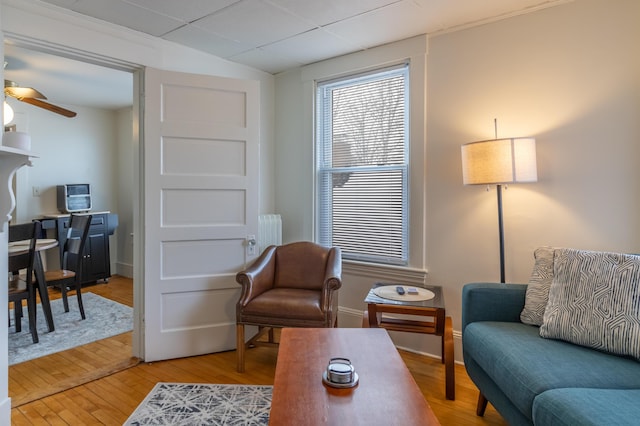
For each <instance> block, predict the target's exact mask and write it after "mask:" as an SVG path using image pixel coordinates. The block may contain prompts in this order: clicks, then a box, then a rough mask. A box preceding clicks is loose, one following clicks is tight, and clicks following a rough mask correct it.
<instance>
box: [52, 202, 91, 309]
mask: <svg viewBox="0 0 640 426" xmlns="http://www.w3.org/2000/svg"><path fill="white" fill-rule="evenodd" d="M91 218H92V216H91V215H90V214H89V215H85V214H83V215H75V214H72V215H71V219H70V220H69V228H68V229H67V239H66V241H65V243H64V246H63V247H62V248H61V250H63V252H62V264H61V265H60V269H56V270H48V271H45V273H44V279H45V281H46V283H47V286H48V287H57V288H58V289H60V291H61V293H62V302H63V304H64V311H65V312H69V301H68V299H67V291H68V290H75V291H76V297H77V299H78V308H79V309H80V316H81V317H82V319H86V316H85V313H84V305H83V304H82V281H81V276H82V267H83V265H82V264H83V259H84V255H83V253H84V247H85V244H86V242H87V236H88V234H89V226H90V225H91Z"/></svg>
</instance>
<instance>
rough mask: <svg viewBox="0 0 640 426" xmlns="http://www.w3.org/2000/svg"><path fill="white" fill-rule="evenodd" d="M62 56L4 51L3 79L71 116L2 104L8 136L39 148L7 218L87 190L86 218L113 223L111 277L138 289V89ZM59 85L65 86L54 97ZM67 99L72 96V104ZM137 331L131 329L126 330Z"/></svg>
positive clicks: (19, 47)
mask: <svg viewBox="0 0 640 426" xmlns="http://www.w3.org/2000/svg"><path fill="white" fill-rule="evenodd" d="M69 56H70V55H69V52H64V54H63V55H61V54H59V52H56V51H55V49H44V50H43V49H42V47H41V46H39V47H38V48H32V46H29V45H25V44H24V42H21V43H14V42H12V41H11V40H8V43H7V44H5V61H6V62H7V66H6V67H5V79H14V80H18V82H19V83H20V84H22V85H25V86H34V88H37V89H38V90H39V91H41V92H42V93H44V94H45V95H46V96H47V97H48V100H47V101H48V102H50V103H54V104H62V105H64V106H65V107H66V108H72V109H75V110H76V112H77V113H78V115H77V116H76V117H74V118H71V119H70V118H65V117H59V116H56V115H55V114H53V113H51V112H50V111H46V110H40V109H39V108H36V107H34V106H32V105H26V104H22V103H21V102H19V101H17V100H15V99H9V100H8V102H9V103H10V104H11V105H12V106H13V107H14V111H15V113H16V114H15V120H14V124H15V125H16V130H18V131H26V132H28V133H30V134H31V135H32V141H33V142H35V141H36V138H37V140H38V141H40V143H39V144H37V145H36V144H34V143H32V151H34V152H36V153H37V155H38V158H37V159H36V160H34V162H33V163H34V167H32V168H22V169H21V170H20V171H19V172H18V173H17V174H16V177H15V178H14V183H15V185H16V210H15V211H14V218H15V219H16V222H25V221H29V220H32V219H35V218H38V217H40V216H42V215H43V214H51V213H57V211H56V209H57V205H56V194H55V192H56V191H55V186H56V185H57V184H63V183H78V182H80V181H81V182H85V183H86V182H89V183H91V184H92V186H93V190H92V192H93V197H94V206H93V207H94V208H92V210H93V211H96V210H97V209H98V210H100V211H111V212H112V213H117V214H118V216H119V225H118V228H117V230H116V238H114V237H113V236H112V237H111V238H110V239H111V254H112V268H111V269H112V274H116V275H118V274H119V275H122V276H124V277H126V278H125V279H128V280H129V284H130V285H132V286H133V285H135V286H138V285H140V284H141V283H140V282H138V280H136V281H135V282H134V281H133V280H132V278H133V271H134V260H133V259H134V253H133V247H134V244H133V243H134V241H133V240H134V235H135V229H134V228H135V227H134V201H135V200H134V198H135V197H137V194H138V191H137V182H138V181H139V179H138V177H137V176H135V173H136V172H135V171H136V170H137V167H135V165H134V161H135V159H137V158H138V157H139V156H138V154H137V152H135V150H136V149H138V146H139V144H138V141H137V140H135V137H136V135H138V134H139V133H140V132H139V131H138V128H137V123H138V121H137V120H136V117H137V112H136V111H135V110H134V109H135V108H137V107H138V105H137V102H134V100H135V99H137V98H138V96H134V91H135V90H137V88H138V87H137V85H136V84H134V83H135V79H136V75H135V71H136V70H137V68H138V67H137V66H135V65H134V64H121V63H112V62H110V61H109V60H108V59H104V60H103V61H102V60H101V61H98V60H96V58H92V59H91V62H92V63H88V62H86V61H84V59H86V58H82V55H81V54H78V55H77V56H75V57H69ZM87 60H88V59H87ZM98 62H100V63H98ZM67 83H70V84H71V86H69V87H68V88H66V89H62V87H63V86H65V85H66V84H67ZM85 84H88V86H85ZM123 91H125V92H127V93H128V101H126V100H125V101H123V100H122V96H121V93H122V92H123ZM74 94H75V95H76V96H78V98H77V99H78V100H77V101H76V100H74V98H73V95H74ZM92 94H93V100H92V99H91V96H92ZM118 96H120V97H118ZM103 97H104V98H103ZM123 102H125V103H123ZM126 102H128V104H126ZM93 126H97V127H95V130H91V129H94V127H93ZM110 126H112V127H113V128H111V129H110V128H109V127H110ZM51 159H53V161H51ZM82 160H84V161H82ZM50 161H51V162H50ZM54 163H55V164H54ZM36 194H37V195H36ZM56 256H57V253H52V254H51V257H52V259H50V261H56ZM116 279H117V278H114V279H112V282H114V283H115V281H116ZM108 285H109V284H106V286H108ZM96 287H98V286H96ZM88 291H91V290H88ZM83 293H84V291H83ZM132 293H136V290H135V289H134V290H133V291H132ZM132 298H133V295H132ZM137 311H139V309H138V310H134V317H135V316H137V315H139V314H138V312H137ZM139 323H140V322H139V321H134V327H135V324H139ZM136 333H137V332H134V333H133V335H134V336H136ZM134 338H135V337H134ZM130 340H131V337H130ZM134 347H136V345H135V344H133V345H131V344H129V353H128V355H127V360H126V362H130V360H129V359H130V358H131V356H132V353H133V352H132V350H133V349H132V348H134ZM126 362H125V363H126Z"/></svg>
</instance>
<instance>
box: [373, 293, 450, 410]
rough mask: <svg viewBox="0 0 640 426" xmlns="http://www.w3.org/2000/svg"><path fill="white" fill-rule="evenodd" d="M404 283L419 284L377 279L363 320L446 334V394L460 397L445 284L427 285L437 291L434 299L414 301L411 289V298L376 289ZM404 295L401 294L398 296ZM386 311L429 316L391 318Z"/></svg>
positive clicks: (388, 327) (379, 325)
mask: <svg viewBox="0 0 640 426" xmlns="http://www.w3.org/2000/svg"><path fill="white" fill-rule="evenodd" d="M390 285H392V286H394V287H395V286H398V285H402V286H403V287H404V288H405V289H407V288H409V287H415V286H407V285H403V284H395V283H394V284H390V283H388V284H387V283H377V284H375V285H374V286H373V287H372V288H371V290H369V293H368V294H367V297H366V298H365V299H364V301H365V303H366V304H367V310H366V311H365V313H364V318H363V320H362V326H363V327H371V328H384V329H386V330H391V331H405V332H409V333H422V334H434V335H436V336H440V337H441V338H442V363H443V364H444V365H445V394H446V397H447V399H449V400H455V399H456V385H455V383H456V378H455V366H454V352H453V325H452V321H451V317H447V316H446V314H445V309H444V297H443V296H442V287H439V286H425V287H420V288H425V289H427V290H429V291H431V292H433V293H434V295H435V297H433V298H432V299H430V300H423V301H412V300H410V299H411V298H410V297H409V296H410V295H408V294H407V293H405V295H406V296H407V297H406V299H407V300H396V299H395V298H394V299H388V298H382V297H380V296H378V295H377V294H376V293H375V289H376V288H378V287H382V286H390ZM397 298H398V299H402V297H401V296H398V297H397ZM383 313H388V314H401V315H415V316H420V317H426V319H425V320H420V321H419V320H413V319H405V318H391V317H388V316H383V315H382V314H383Z"/></svg>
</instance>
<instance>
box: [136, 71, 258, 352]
mask: <svg viewBox="0 0 640 426" xmlns="http://www.w3.org/2000/svg"><path fill="white" fill-rule="evenodd" d="M258 111H259V86H258V82H256V81H245V80H235V79H228V78H218V77H212V76H201V75H190V74H183V73H175V72H167V71H159V70H154V69H147V70H145V113H144V119H145V126H144V129H145V135H144V158H145V162H144V165H145V171H144V179H145V198H144V212H145V213H144V217H145V224H144V233H145V236H144V242H145V265H144V283H145V288H144V293H145V297H144V299H145V312H144V336H145V338H144V341H145V351H144V353H145V360H146V361H153V360H159V359H166V358H176V357H184V356H192V355H199V354H203V353H210V352H215V351H223V350H229V349H234V348H235V304H236V301H237V300H238V297H239V295H240V286H239V285H238V284H237V283H236V282H235V274H236V273H237V272H238V271H239V270H241V269H243V268H244V266H245V265H246V264H247V263H248V262H250V261H251V260H253V258H254V257H255V256H248V250H247V243H246V238H247V235H255V234H256V233H257V226H258V224H257V217H258V211H257V208H258V182H257V179H258V175H259V174H258V151H259V143H258V142H259V141H258V138H259V130H258V129H259V113H258Z"/></svg>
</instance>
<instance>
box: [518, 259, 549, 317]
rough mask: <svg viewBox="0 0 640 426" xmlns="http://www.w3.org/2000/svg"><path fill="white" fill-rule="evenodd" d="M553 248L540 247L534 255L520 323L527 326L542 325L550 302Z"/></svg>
mask: <svg viewBox="0 0 640 426" xmlns="http://www.w3.org/2000/svg"><path fill="white" fill-rule="evenodd" d="M554 251H555V249H554V248H553V247H539V248H537V249H536V251H535V252H534V253H533V257H534V258H535V264H534V265H533V271H532V272H531V277H530V278H529V284H528V285H527V293H526V296H525V300H524V308H523V309H522V312H521V313H520V321H522V322H523V323H525V324H531V325H538V326H540V325H542V319H543V316H544V310H545V307H546V306H547V302H548V301H549V288H550V287H551V281H552V280H553V253H554Z"/></svg>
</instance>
